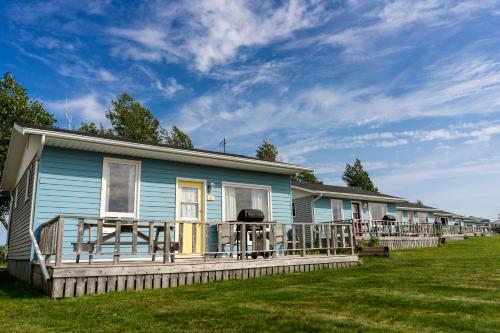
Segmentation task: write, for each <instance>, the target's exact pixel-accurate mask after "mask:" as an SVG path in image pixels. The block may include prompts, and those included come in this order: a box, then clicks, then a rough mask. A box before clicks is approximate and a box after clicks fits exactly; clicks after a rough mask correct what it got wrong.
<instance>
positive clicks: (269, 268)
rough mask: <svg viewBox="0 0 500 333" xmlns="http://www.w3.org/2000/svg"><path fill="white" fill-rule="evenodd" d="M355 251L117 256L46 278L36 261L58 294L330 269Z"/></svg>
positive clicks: (40, 280) (348, 262)
mask: <svg viewBox="0 0 500 333" xmlns="http://www.w3.org/2000/svg"><path fill="white" fill-rule="evenodd" d="M357 264H358V257H357V256H355V255H335V256H327V255H310V256H306V257H302V256H295V255H288V256H276V257H275V258H272V259H255V260H236V259H231V258H217V259H215V258H211V259H209V260H203V259H202V258H201V257H199V258H195V257H193V258H177V259H176V261H175V263H167V264H163V263H160V262H150V261H149V262H148V261H145V262H142V261H141V262H138V261H120V263H119V264H118V265H116V264H113V262H112V261H108V262H105V261H103V262H96V261H94V262H93V263H92V264H88V263H78V264H76V263H66V264H65V263H63V264H62V265H60V266H49V267H47V269H48V271H49V274H50V276H51V279H50V280H48V281H46V280H45V279H44V277H43V274H42V271H41V268H40V266H39V264H35V265H34V266H33V274H32V283H33V285H34V286H36V287H37V288H39V289H40V290H42V291H44V292H45V293H47V294H48V295H49V296H50V297H52V298H63V297H74V296H84V295H90V294H102V293H108V292H114V291H122V290H143V289H159V288H172V287H177V286H183V285H191V284H195V283H209V282H214V281H224V280H233V279H249V278H256V277H260V276H265V275H274V274H280V273H294V272H309V271H313V270H317V269H324V268H332V269H333V268H341V267H351V266H356V265H357Z"/></svg>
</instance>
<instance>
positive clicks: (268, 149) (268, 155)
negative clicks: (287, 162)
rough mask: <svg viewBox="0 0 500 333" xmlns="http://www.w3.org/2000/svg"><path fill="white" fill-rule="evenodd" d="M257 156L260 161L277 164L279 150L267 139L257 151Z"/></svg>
mask: <svg viewBox="0 0 500 333" xmlns="http://www.w3.org/2000/svg"><path fill="white" fill-rule="evenodd" d="M256 156H257V158H258V159H259V160H264V161H271V162H275V161H276V158H277V157H278V148H276V146H275V145H273V144H272V143H270V142H269V141H267V139H264V142H262V145H261V146H260V147H259V148H258V149H257V151H256Z"/></svg>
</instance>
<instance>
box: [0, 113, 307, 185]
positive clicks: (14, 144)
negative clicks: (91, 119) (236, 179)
mask: <svg viewBox="0 0 500 333" xmlns="http://www.w3.org/2000/svg"><path fill="white" fill-rule="evenodd" d="M28 137H29V138H30V140H28ZM33 142H39V147H38V149H35V150H37V151H36V152H37V153H39V152H40V151H41V149H43V146H52V147H60V148H68V149H78V150H86V151H93V152H101V153H106V154H116V155H125V156H134V157H139V158H151V159H160V160H169V161H176V162H183V163H191V164H200V165H207V166H216V167H225V168H232V169H242V170H251V171H259V172H266V173H275V174H285V175H293V174H295V173H297V172H300V171H309V172H311V171H313V169H312V168H308V167H303V166H299V165H295V164H291V163H284V162H272V161H263V160H259V159H257V158H253V157H248V156H244V155H237V154H227V153H221V152H214V151H209V150H201V149H182V148H176V147H172V146H169V145H164V144H151V143H141V142H137V141H133V140H129V139H125V138H120V137H110V136H102V135H93V134H89V133H84V132H79V131H72V130H66V129H59V128H52V127H42V126H33V125H27V124H23V123H20V122H16V123H14V128H13V131H12V137H11V140H10V143H9V151H8V154H7V159H6V163H5V167H4V170H3V173H2V175H3V177H2V183H1V185H0V188H1V189H3V190H12V189H13V188H14V187H15V184H17V181H18V178H19V173H21V172H23V171H24V169H25V166H26V165H25V164H26V163H25V161H26V159H27V157H26V156H25V155H26V153H24V155H23V154H20V153H19V152H21V151H24V150H25V149H24V148H25V147H27V145H29V144H32V143H33ZM33 157H34V155H33V156H31V158H29V160H31V159H32V158H33Z"/></svg>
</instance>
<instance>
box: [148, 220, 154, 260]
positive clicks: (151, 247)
mask: <svg viewBox="0 0 500 333" xmlns="http://www.w3.org/2000/svg"><path fill="white" fill-rule="evenodd" d="M154 226H155V223H154V221H149V223H148V235H149V238H148V254H151V255H152V256H153V257H152V261H155V260H156V256H155V252H156V248H155V241H156V236H155V237H153V234H154V233H155V228H154Z"/></svg>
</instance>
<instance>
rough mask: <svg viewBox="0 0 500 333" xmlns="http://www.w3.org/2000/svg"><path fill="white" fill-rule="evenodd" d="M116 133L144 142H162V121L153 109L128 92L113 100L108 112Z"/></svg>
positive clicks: (107, 114) (107, 115)
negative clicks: (143, 104)
mask: <svg viewBox="0 0 500 333" xmlns="http://www.w3.org/2000/svg"><path fill="white" fill-rule="evenodd" d="M106 117H107V118H108V119H109V120H110V121H111V125H112V126H113V132H114V134H115V135H117V136H120V137H123V138H127V139H131V140H134V141H139V142H144V143H159V142H160V130H161V127H160V122H159V121H158V120H157V119H156V118H155V117H154V116H153V114H152V113H151V111H149V110H148V109H147V108H145V107H144V106H142V105H141V103H139V102H138V101H136V100H135V99H134V98H133V97H132V96H130V95H129V94H127V93H126V92H124V93H121V94H120V95H118V98H117V99H116V100H115V101H111V109H109V110H108V112H106Z"/></svg>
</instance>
